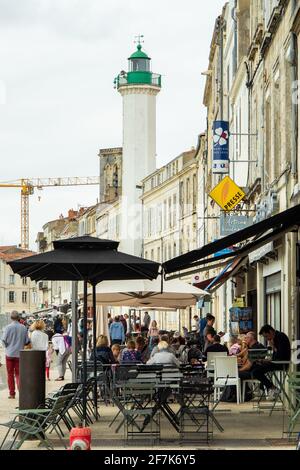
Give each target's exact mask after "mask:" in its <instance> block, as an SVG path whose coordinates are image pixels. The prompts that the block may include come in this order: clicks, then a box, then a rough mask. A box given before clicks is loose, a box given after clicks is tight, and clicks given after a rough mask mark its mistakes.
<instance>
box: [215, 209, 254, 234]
mask: <svg viewBox="0 0 300 470" xmlns="http://www.w3.org/2000/svg"><path fill="white" fill-rule="evenodd" d="M251 225H253V217H248V216H246V215H233V214H232V213H230V212H229V213H224V212H222V213H221V215H220V236H221V237H227V236H228V235H231V234H232V233H235V232H239V231H240V230H243V229H244V228H247V227H250V226H251Z"/></svg>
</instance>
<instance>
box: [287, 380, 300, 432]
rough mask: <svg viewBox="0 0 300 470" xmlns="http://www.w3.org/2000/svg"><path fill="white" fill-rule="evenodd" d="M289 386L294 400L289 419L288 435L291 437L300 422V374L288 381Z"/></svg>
mask: <svg viewBox="0 0 300 470" xmlns="http://www.w3.org/2000/svg"><path fill="white" fill-rule="evenodd" d="M288 384H289V389H290V393H291V397H292V400H294V407H293V408H292V407H291V408H290V409H289V418H288V423H289V424H288V435H289V437H291V435H292V434H293V433H294V430H295V427H296V425H297V423H298V422H299V421H300V372H296V373H295V374H293V375H291V376H290V377H289V379H288ZM298 431H299V429H298Z"/></svg>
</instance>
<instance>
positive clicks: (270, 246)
mask: <svg viewBox="0 0 300 470" xmlns="http://www.w3.org/2000/svg"><path fill="white" fill-rule="evenodd" d="M272 251H274V243H273V242H270V243H267V244H266V245H264V246H262V247H261V248H258V250H255V251H252V253H249V263H250V264H252V263H255V262H256V261H259V260H261V259H262V258H264V256H266V255H268V254H269V253H272Z"/></svg>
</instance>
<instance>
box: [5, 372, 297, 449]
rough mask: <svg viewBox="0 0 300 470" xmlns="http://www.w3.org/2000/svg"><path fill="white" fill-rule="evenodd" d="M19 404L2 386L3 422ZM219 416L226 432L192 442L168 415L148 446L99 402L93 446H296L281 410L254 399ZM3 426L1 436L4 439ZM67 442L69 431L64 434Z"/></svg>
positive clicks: (51, 386)
mask: <svg viewBox="0 0 300 470" xmlns="http://www.w3.org/2000/svg"><path fill="white" fill-rule="evenodd" d="M1 369H2V371H1V372H0V373H1V377H3V375H4V376H5V373H4V374H3V372H4V371H5V367H2V368H1ZM70 375H71V374H70V372H69V371H68V373H67V375H66V378H67V380H68V381H70V379H71V376H70ZM51 377H52V379H54V378H55V377H56V371H55V370H51ZM63 384H64V382H55V381H54V380H51V381H50V382H47V383H46V388H47V392H50V391H53V390H57V389H58V388H59V387H60V386H62V385H63ZM16 407H18V396H17V398H16V400H9V399H8V393H7V389H6V388H5V389H2V390H0V422H5V421H7V420H8V419H9V418H10V413H11V412H13V411H14V410H15V408H16ZM218 409H219V411H218V412H217V418H218V420H219V421H220V423H221V424H222V426H223V427H224V429H225V432H224V433H220V432H219V431H218V430H216V429H215V430H214V439H213V441H212V442H211V443H210V444H209V445H207V444H201V443H193V444H192V445H191V444H190V445H189V444H187V443H186V444H180V442H179V440H178V434H176V432H175V431H174V430H173V428H172V427H171V426H170V424H169V423H168V422H166V420H165V419H162V420H161V438H162V439H161V442H160V444H159V445H156V446H155V447H152V446H149V444H148V443H147V442H145V443H142V442H141V443H139V444H137V445H135V446H131V445H129V444H127V445H126V443H125V441H124V435H123V429H121V430H120V432H119V433H118V434H116V433H115V429H116V426H113V427H111V428H109V423H110V422H111V421H112V419H113V417H114V416H115V414H116V412H117V410H116V408H115V407H112V406H105V405H104V404H101V405H100V420H99V421H98V422H97V423H94V424H93V426H92V447H93V449H95V450H96V449H113V450H120V449H126V450H129V449H134V448H136V449H149V450H154V449H161V450H163V449H165V450H168V449H170V450H172V449H175V448H176V449H177V450H178V449H186V450H189V449H190V450H195V449H203V450H204V449H214V450H220V449H222V450H223V449H227V450H232V449H236V450H251V449H252V450H254V449H257V450H262V449H264V450H295V442H289V441H288V440H287V439H282V438H283V425H284V419H285V423H286V417H284V416H283V413H282V412H281V411H275V412H274V413H273V415H272V416H271V417H269V413H268V411H267V410H266V411H264V412H261V413H257V411H255V410H254V409H253V404H252V403H245V404H242V405H239V406H237V405H236V404H231V403H224V404H221V405H220V407H219V408H218ZM5 432H6V430H5V428H4V427H1V426H0V440H2V438H3V436H4V433H5ZM65 436H66V443H68V432H66V434H65ZM51 440H52V441H53V443H54V444H55V447H56V448H58V449H59V448H62V447H61V445H60V443H59V442H58V439H57V438H56V437H55V435H54V434H53V435H51ZM37 446H38V443H37V442H35V441H34V442H32V441H31V442H30V441H29V442H27V443H25V444H24V446H23V447H22V449H24V450H25V449H37Z"/></svg>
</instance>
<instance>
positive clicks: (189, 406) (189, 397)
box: [178, 377, 214, 443]
mask: <svg viewBox="0 0 300 470" xmlns="http://www.w3.org/2000/svg"><path fill="white" fill-rule="evenodd" d="M213 392H214V389H213V385H212V384H211V382H210V380H209V379H200V380H195V378H193V377H191V378H190V379H186V378H185V379H184V380H183V381H182V383H181V386H180V391H179V395H178V402H179V404H180V409H179V411H178V415H179V427H180V439H181V441H184V440H186V439H188V440H195V441H197V442H198V441H199V440H202V439H203V440H204V441H205V442H206V443H208V441H209V438H210V437H212V435H213V427H212V423H213V422H214V420H213V419H210V418H213V415H212V413H211V412H210V409H209V406H210V398H211V396H212V394H213Z"/></svg>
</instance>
